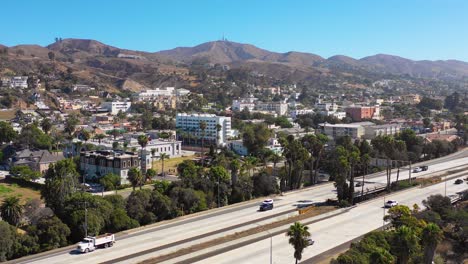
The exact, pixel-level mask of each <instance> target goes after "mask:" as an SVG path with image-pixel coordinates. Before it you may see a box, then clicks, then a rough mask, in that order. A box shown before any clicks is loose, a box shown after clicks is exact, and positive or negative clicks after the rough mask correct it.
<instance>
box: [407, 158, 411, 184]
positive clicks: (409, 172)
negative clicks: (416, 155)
mask: <svg viewBox="0 0 468 264" xmlns="http://www.w3.org/2000/svg"><path fill="white" fill-rule="evenodd" d="M408 174H409V184H410V185H411V161H410V162H409V171H408Z"/></svg>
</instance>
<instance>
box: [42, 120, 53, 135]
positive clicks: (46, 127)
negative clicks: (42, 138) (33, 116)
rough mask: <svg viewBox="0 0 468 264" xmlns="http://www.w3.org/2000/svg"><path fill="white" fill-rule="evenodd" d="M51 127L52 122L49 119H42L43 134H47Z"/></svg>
mask: <svg viewBox="0 0 468 264" xmlns="http://www.w3.org/2000/svg"><path fill="white" fill-rule="evenodd" d="M52 126H53V125H52V122H51V121H50V119H49V118H44V119H42V121H41V128H42V130H43V131H44V133H46V134H49V131H50V130H51V129H52Z"/></svg>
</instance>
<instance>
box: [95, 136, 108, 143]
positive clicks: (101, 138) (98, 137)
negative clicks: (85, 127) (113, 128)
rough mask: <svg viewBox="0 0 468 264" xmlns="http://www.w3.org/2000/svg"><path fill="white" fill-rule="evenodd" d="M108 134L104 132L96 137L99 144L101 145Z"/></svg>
mask: <svg viewBox="0 0 468 264" xmlns="http://www.w3.org/2000/svg"><path fill="white" fill-rule="evenodd" d="M105 137H106V136H105V135H104V134H97V135H96V136H95V137H94V138H95V139H97V140H98V143H99V145H101V140H103V139H104V138H105Z"/></svg>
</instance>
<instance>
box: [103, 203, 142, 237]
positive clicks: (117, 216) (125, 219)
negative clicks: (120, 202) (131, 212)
mask: <svg viewBox="0 0 468 264" xmlns="http://www.w3.org/2000/svg"><path fill="white" fill-rule="evenodd" d="M109 226H110V228H109V229H108V231H110V232H120V231H122V230H127V229H131V228H136V227H139V226H140V224H139V223H138V221H136V220H135V219H132V218H130V216H128V215H127V212H126V211H125V210H124V209H122V208H115V209H114V210H113V211H112V213H111V215H110V225H109Z"/></svg>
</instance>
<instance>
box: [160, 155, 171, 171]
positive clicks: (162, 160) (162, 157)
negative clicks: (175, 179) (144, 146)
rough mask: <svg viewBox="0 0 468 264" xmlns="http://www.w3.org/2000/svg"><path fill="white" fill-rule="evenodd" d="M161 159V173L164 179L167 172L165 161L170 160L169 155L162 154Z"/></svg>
mask: <svg viewBox="0 0 468 264" xmlns="http://www.w3.org/2000/svg"><path fill="white" fill-rule="evenodd" d="M159 159H160V160H161V173H162V176H163V177H164V176H165V172H164V160H166V159H169V155H168V154H166V153H161V154H160V155H159Z"/></svg>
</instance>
